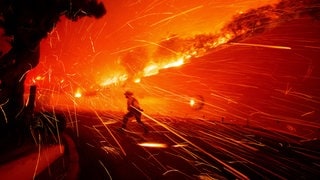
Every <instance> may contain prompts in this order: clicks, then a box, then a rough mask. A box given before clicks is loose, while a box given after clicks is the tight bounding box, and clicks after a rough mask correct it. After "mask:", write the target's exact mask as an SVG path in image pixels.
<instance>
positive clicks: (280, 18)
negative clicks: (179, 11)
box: [154, 0, 320, 59]
mask: <svg viewBox="0 0 320 180" xmlns="http://www.w3.org/2000/svg"><path fill="white" fill-rule="evenodd" d="M304 17H309V18H312V19H314V20H315V21H318V20H320V1H319V0H301V1H294V0H282V1H280V2H279V3H277V4H275V5H267V6H262V7H260V8H257V9H251V10H248V11H247V12H245V13H243V14H239V15H236V16H234V17H233V19H232V20H231V21H230V22H229V23H227V24H226V25H225V26H224V27H223V28H222V30H221V33H220V34H199V35H196V36H194V37H190V38H180V37H178V36H172V37H171V38H168V39H165V40H163V41H161V42H160V43H159V44H160V46H159V48H158V50H156V51H155V54H154V57H157V58H160V59H161V58H171V57H175V56H177V57H178V56H179V55H181V54H190V53H192V52H193V51H197V52H198V53H199V54H201V53H202V52H206V51H208V50H210V49H212V48H215V47H217V42H218V38H219V37H224V36H225V35H226V34H228V35H230V36H231V37H232V38H231V39H229V42H237V41H241V40H243V39H245V38H248V37H250V36H254V35H257V34H260V33H262V32H265V31H266V30H268V29H270V28H273V27H275V26H277V25H279V24H281V23H284V22H288V21H291V20H294V19H299V18H304Z"/></svg>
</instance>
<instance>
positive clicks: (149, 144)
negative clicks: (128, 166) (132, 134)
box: [138, 142, 168, 148]
mask: <svg viewBox="0 0 320 180" xmlns="http://www.w3.org/2000/svg"><path fill="white" fill-rule="evenodd" d="M138 145H139V146H142V147H150V148H167V147H168V146H167V145H166V144H163V143H154V142H145V143H139V144H138Z"/></svg>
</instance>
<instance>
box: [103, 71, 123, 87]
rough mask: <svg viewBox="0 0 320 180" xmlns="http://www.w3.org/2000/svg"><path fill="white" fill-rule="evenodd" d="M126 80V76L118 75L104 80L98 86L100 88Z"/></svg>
mask: <svg viewBox="0 0 320 180" xmlns="http://www.w3.org/2000/svg"><path fill="white" fill-rule="evenodd" d="M127 79H128V75H127V74H119V75H114V76H113V77H109V78H107V79H105V80H104V81H103V82H102V83H101V84H100V85H101V86H108V85H112V84H118V83H120V82H123V81H126V80H127Z"/></svg>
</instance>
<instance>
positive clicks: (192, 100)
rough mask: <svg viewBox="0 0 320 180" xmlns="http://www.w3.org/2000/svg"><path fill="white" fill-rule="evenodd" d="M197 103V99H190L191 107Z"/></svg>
mask: <svg viewBox="0 0 320 180" xmlns="http://www.w3.org/2000/svg"><path fill="white" fill-rule="evenodd" d="M195 103H196V101H195V100H194V99H190V102H189V104H190V106H191V107H193V106H194V105H195Z"/></svg>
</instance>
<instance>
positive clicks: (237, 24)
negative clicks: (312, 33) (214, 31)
mask: <svg viewBox="0 0 320 180" xmlns="http://www.w3.org/2000/svg"><path fill="white" fill-rule="evenodd" d="M303 17H309V18H312V19H314V20H319V19H320V1H318V0H302V1H292V0H282V1H280V2H279V3H278V4H276V5H273V6H271V5H268V6H263V7H260V8H257V9H252V10H249V11H248V12H246V13H244V14H240V15H237V16H235V17H234V18H233V20H232V21H231V22H230V23H229V24H227V25H226V26H225V27H224V28H223V32H230V33H232V34H233V37H234V39H232V41H239V40H242V39H245V38H247V37H250V36H253V35H256V34H260V33H262V32H264V31H266V30H267V29H269V28H272V27H274V26H277V24H280V23H284V22H288V21H291V20H294V19H299V18H303Z"/></svg>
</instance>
